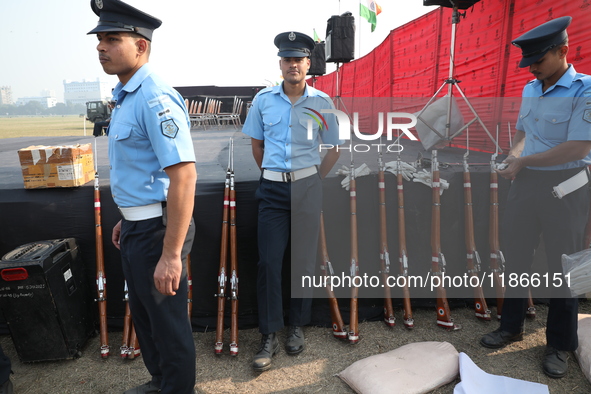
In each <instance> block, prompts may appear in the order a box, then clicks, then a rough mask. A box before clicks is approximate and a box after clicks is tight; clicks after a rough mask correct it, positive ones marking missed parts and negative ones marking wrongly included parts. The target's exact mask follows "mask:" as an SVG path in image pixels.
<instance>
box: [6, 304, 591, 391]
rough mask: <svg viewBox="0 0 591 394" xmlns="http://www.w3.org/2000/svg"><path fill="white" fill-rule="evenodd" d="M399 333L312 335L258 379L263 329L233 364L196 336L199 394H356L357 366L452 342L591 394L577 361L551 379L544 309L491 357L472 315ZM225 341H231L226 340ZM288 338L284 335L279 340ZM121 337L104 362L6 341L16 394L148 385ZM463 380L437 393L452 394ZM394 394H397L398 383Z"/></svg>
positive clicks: (492, 363)
mask: <svg viewBox="0 0 591 394" xmlns="http://www.w3.org/2000/svg"><path fill="white" fill-rule="evenodd" d="M397 312H398V313H397V319H398V321H397V325H396V326H395V327H393V328H388V327H386V326H385V325H384V324H383V323H382V322H363V323H361V324H360V333H361V341H360V342H359V343H358V344H357V345H349V344H348V343H345V342H340V341H338V340H336V339H334V338H333V337H332V332H331V329H330V328H325V327H306V328H305V334H306V344H307V347H306V350H305V351H304V352H303V353H301V354H299V355H297V356H289V355H287V354H286V353H285V352H284V351H283V350H282V351H281V352H280V353H279V354H278V355H277V356H275V357H274V359H273V368H272V369H271V370H269V371H267V372H263V373H260V374H259V373H255V372H254V371H253V370H252V368H251V360H252V357H253V356H254V354H255V352H256V350H257V347H258V343H259V339H260V335H259V333H258V331H257V329H248V330H241V331H240V338H239V342H240V354H239V355H238V356H237V357H230V356H229V355H228V354H227V349H226V353H225V354H223V355H218V356H216V355H215V354H214V352H213V343H214V338H215V332H213V331H211V332H205V333H197V332H196V333H194V338H195V346H196V349H197V384H196V386H195V388H196V391H197V392H198V393H236V392H240V393H253V394H254V393H257V394H258V393H318V392H322V393H323V394H332V393H352V392H353V391H352V390H351V389H350V388H349V387H348V386H347V385H346V384H345V383H343V382H342V381H341V379H340V378H338V377H337V376H336V374H337V373H339V372H340V371H342V370H343V369H345V368H346V367H347V366H349V365H350V364H352V363H353V362H355V361H357V360H360V359H362V358H365V357H368V356H371V355H374V354H379V353H383V352H387V351H390V350H393V349H396V348H398V347H400V346H402V345H405V344H408V343H411V342H419V341H447V342H449V343H451V344H452V345H454V347H455V348H456V349H457V350H458V352H465V353H466V354H467V355H468V356H470V358H471V359H472V360H473V361H474V362H475V363H476V364H477V365H478V366H479V367H480V368H481V369H483V370H484V371H485V372H488V373H491V374H497V375H504V376H510V377H513V378H517V379H524V380H528V381H532V382H539V383H543V384H547V385H548V386H549V389H550V393H552V394H554V393H557V394H558V393H576V394H579V393H580V394H582V393H591V383H589V381H587V380H586V378H585V376H584V375H583V373H582V372H581V369H580V368H579V366H578V364H577V362H576V359H575V358H574V355H573V354H571V357H570V359H569V366H570V368H569V372H568V375H567V376H566V377H565V378H563V379H550V378H548V377H546V375H544V373H543V371H542V368H541V360H542V358H543V354H544V348H545V335H544V329H545V321H546V316H547V307H546V306H544V305H537V317H536V319H535V320H528V321H527V323H526V336H525V338H524V340H523V341H522V342H516V343H513V344H511V345H510V346H507V347H506V348H504V349H501V350H496V351H495V350H490V349H485V348H483V347H482V346H480V345H479V344H478V341H479V339H480V337H481V336H482V335H483V334H485V333H487V332H489V331H491V330H494V329H496V328H497V326H498V323H497V322H496V321H491V322H483V321H479V320H477V319H476V318H475V317H474V316H473V312H472V310H471V309H469V308H459V309H453V310H452V316H453V317H454V320H455V321H456V322H458V323H460V324H462V326H463V328H462V330H460V331H454V332H448V331H445V330H443V329H441V328H438V327H437V326H436V324H435V319H436V317H435V311H434V310H432V309H430V308H429V309H416V310H414V311H413V314H414V318H415V328H414V329H413V330H406V329H405V328H404V327H403V325H402V323H401V316H400V311H397ZM580 312H581V313H591V301H590V300H585V301H583V302H582V303H581V306H580ZM227 335H228V334H227V333H226V338H227ZM284 337H285V334H284V333H282V334H281V336H280V340H283V339H284ZM120 340H121V332H111V333H110V334H109V342H110V344H111V356H109V357H108V358H107V359H101V358H100V354H99V338H98V337H95V338H92V339H91V340H89V341H88V343H87V344H86V345H85V346H84V348H83V349H82V357H80V358H78V359H74V360H63V361H54V362H40V363H22V362H20V361H19V359H18V356H17V353H16V351H15V348H14V345H13V342H12V339H11V337H10V336H8V335H4V336H2V337H0V343H1V345H2V348H3V349H4V351H5V353H6V354H7V355H8V356H9V357H10V358H11V360H12V363H13V366H12V369H13V371H14V374H13V375H12V380H13V382H14V387H15V393H17V394H41V393H43V394H54V393H55V394H57V393H60V394H61V393H76V394H78V393H92V394H97V393H122V392H123V391H125V390H126V389H128V388H131V387H134V386H136V385H139V384H142V383H145V382H146V381H147V380H149V375H148V373H147V371H146V369H145V367H144V365H143V362H142V359H141V358H137V359H135V360H124V359H121V358H120V357H119V356H118V353H116V351H117V352H118V346H115V344H119V343H120ZM458 382H459V377H458V378H457V379H456V380H455V381H454V382H452V383H449V384H447V385H445V386H443V387H440V388H439V389H436V390H435V391H433V393H438V394H447V393H453V389H454V386H455V385H456V384H457V383H458ZM392 392H394V393H395V392H397V390H396V382H392Z"/></svg>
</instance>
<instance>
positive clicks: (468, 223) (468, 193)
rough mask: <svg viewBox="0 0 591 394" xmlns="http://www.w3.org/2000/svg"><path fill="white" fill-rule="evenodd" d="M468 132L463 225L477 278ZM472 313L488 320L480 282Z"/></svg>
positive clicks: (478, 267)
mask: <svg viewBox="0 0 591 394" xmlns="http://www.w3.org/2000/svg"><path fill="white" fill-rule="evenodd" d="M468 133H469V131H466V153H465V154H464V225H465V227H466V229H465V232H466V233H465V241H466V260H467V263H466V266H467V268H468V274H469V275H470V276H471V277H472V276H475V277H476V280H477V281H479V279H478V273H479V272H480V270H481V264H480V255H479V254H478V251H477V250H476V242H475V241H474V217H473V213H472V183H471V180H470V167H469V165H468V155H469V153H470V151H469V148H468ZM474 314H475V315H476V317H477V318H479V319H482V320H490V309H488V306H487V305H486V298H484V292H483V291H482V284H479V285H478V286H475V287H474Z"/></svg>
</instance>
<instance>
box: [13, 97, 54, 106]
mask: <svg viewBox="0 0 591 394" xmlns="http://www.w3.org/2000/svg"><path fill="white" fill-rule="evenodd" d="M31 101H38V102H40V103H41V105H42V106H43V107H44V108H52V107H55V106H56V104H57V98H55V96H54V97H51V96H33V97H19V98H18V99H17V100H16V105H25V104H27V103H29V102H31Z"/></svg>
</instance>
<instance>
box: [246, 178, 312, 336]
mask: <svg viewBox="0 0 591 394" xmlns="http://www.w3.org/2000/svg"><path fill="white" fill-rule="evenodd" d="M256 197H257V199H258V200H259V216H258V246H259V263H258V277H257V300H258V317H259V331H260V332H261V333H262V334H270V333H273V332H276V331H278V330H280V329H281V328H283V326H284V321H283V299H282V286H281V281H282V266H283V257H284V255H285V254H286V253H290V254H291V276H290V283H291V299H290V302H289V324H291V325H294V326H304V325H306V324H308V323H309V322H310V319H311V314H312V289H307V288H302V286H301V277H302V276H303V275H310V276H312V275H314V270H315V263H316V256H317V247H318V232H319V224H320V210H321V208H322V180H321V179H320V176H319V175H318V174H315V175H312V176H310V177H307V178H304V179H301V180H298V181H295V182H293V183H288V182H273V181H269V180H266V179H262V178H261V181H260V185H259V187H258V189H257V192H256Z"/></svg>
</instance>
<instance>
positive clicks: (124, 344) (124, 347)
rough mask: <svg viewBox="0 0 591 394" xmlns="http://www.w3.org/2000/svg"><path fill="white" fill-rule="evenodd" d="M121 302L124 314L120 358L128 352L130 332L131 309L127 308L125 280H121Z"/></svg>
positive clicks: (125, 356) (127, 297)
mask: <svg viewBox="0 0 591 394" xmlns="http://www.w3.org/2000/svg"><path fill="white" fill-rule="evenodd" d="M123 295H124V296H123V302H125V316H124V317H123V335H122V340H121V347H120V349H121V358H127V356H128V352H129V345H130V343H129V334H130V332H131V310H130V309H129V290H128V288H127V281H126V280H124V281H123Z"/></svg>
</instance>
